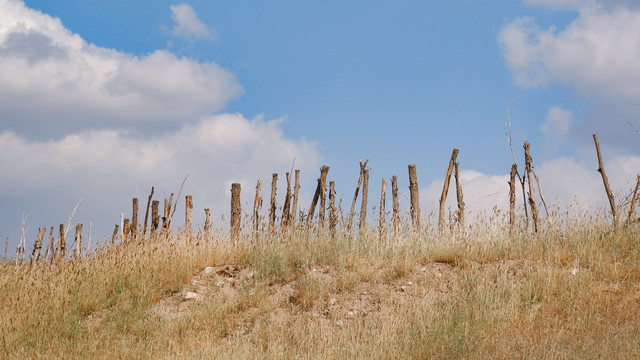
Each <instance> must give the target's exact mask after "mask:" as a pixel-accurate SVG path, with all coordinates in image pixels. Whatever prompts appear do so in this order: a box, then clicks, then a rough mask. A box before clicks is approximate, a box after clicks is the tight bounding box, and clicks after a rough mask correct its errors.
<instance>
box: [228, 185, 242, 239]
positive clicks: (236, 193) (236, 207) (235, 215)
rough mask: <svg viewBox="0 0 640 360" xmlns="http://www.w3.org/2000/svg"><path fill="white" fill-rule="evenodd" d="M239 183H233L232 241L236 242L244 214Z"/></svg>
mask: <svg viewBox="0 0 640 360" xmlns="http://www.w3.org/2000/svg"><path fill="white" fill-rule="evenodd" d="M240 189H241V185H240V184H239V183H233V184H231V241H232V242H233V243H234V244H235V243H236V242H237V241H238V236H239V235H240V221H241V216H242V208H241V204H240Z"/></svg>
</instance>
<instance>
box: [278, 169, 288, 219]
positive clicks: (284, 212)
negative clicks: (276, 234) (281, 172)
mask: <svg viewBox="0 0 640 360" xmlns="http://www.w3.org/2000/svg"><path fill="white" fill-rule="evenodd" d="M285 178H286V179H287V195H285V197H284V205H282V219H280V229H286V227H287V225H288V224H289V219H290V218H291V173H289V172H287V173H285Z"/></svg>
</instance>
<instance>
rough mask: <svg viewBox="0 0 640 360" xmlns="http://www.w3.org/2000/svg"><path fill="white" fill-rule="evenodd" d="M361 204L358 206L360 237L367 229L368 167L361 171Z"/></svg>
mask: <svg viewBox="0 0 640 360" xmlns="http://www.w3.org/2000/svg"><path fill="white" fill-rule="evenodd" d="M362 174H363V177H362V204H361V206H360V224H359V227H358V230H359V233H360V236H361V237H362V236H363V235H364V233H365V230H366V229H367V197H368V194H369V169H364V171H363V172H362Z"/></svg>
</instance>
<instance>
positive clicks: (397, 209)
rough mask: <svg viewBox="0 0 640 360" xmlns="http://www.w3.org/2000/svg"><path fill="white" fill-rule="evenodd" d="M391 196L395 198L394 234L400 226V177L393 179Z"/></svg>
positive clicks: (394, 176)
mask: <svg viewBox="0 0 640 360" xmlns="http://www.w3.org/2000/svg"><path fill="white" fill-rule="evenodd" d="M391 196H392V198H393V232H394V233H395V232H397V231H398V227H399V226H400V204H399V202H398V177H397V176H396V175H393V177H392V178H391Z"/></svg>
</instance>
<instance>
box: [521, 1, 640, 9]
mask: <svg viewBox="0 0 640 360" xmlns="http://www.w3.org/2000/svg"><path fill="white" fill-rule="evenodd" d="M524 3H525V4H529V5H540V6H544V7H548V8H550V9H554V10H556V9H580V8H584V7H598V6H600V7H602V8H605V9H615V8H618V7H627V8H628V7H638V6H640V4H638V1H636V0H524Z"/></svg>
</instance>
